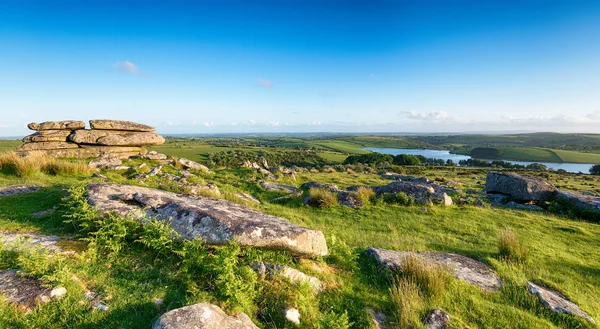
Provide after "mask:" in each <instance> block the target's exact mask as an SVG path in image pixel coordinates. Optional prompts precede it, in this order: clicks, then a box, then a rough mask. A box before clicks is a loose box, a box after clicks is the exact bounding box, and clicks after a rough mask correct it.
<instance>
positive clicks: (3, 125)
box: [0, 123, 10, 128]
mask: <svg viewBox="0 0 600 329" xmlns="http://www.w3.org/2000/svg"><path fill="white" fill-rule="evenodd" d="M0 128H10V126H9V125H7V124H4V123H0Z"/></svg>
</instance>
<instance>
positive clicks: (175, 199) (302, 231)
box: [88, 183, 327, 255]
mask: <svg viewBox="0 0 600 329" xmlns="http://www.w3.org/2000/svg"><path fill="white" fill-rule="evenodd" d="M88 202H89V203H90V204H91V205H92V206H94V207H95V208H97V209H98V210H99V211H101V212H104V213H108V212H113V213H116V214H118V215H122V216H131V217H134V218H138V219H140V220H141V219H144V220H147V219H157V220H162V221H168V222H169V223H170V225H171V227H172V228H173V229H174V230H175V231H176V232H177V233H179V234H180V236H181V238H183V239H195V238H201V239H202V240H203V241H205V242H206V243H208V244H214V245H222V244H227V243H229V242H230V241H232V240H236V241H237V242H238V243H239V244H240V245H243V246H254V247H263V248H272V249H285V250H289V251H291V252H294V253H297V254H301V255H326V254H327V244H326V242H325V237H324V235H323V233H322V232H320V231H316V230H311V229H308V228H304V227H300V226H298V225H295V224H293V223H291V222H289V221H287V220H285V219H283V218H280V217H275V216H271V215H267V214H263V213H261V212H258V211H256V210H253V209H251V208H248V207H245V206H242V205H239V204H236V203H233V202H230V201H226V200H222V199H213V198H206V197H190V196H186V195H180V194H175V193H171V192H166V191H161V190H155V189H150V188H143V187H136V186H126V185H116V184H104V183H95V184H90V185H88Z"/></svg>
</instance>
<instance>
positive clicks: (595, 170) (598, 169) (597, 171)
mask: <svg viewBox="0 0 600 329" xmlns="http://www.w3.org/2000/svg"><path fill="white" fill-rule="evenodd" d="M590 174H592V175H599V176H600V164H597V165H593V166H592V167H591V168H590Z"/></svg>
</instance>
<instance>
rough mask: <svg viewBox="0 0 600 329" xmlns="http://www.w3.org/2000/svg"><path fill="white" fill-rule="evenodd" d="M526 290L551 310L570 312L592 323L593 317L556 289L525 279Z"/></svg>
mask: <svg viewBox="0 0 600 329" xmlns="http://www.w3.org/2000/svg"><path fill="white" fill-rule="evenodd" d="M527 290H528V291H529V292H530V293H532V294H534V295H536V296H537V297H538V299H539V300H540V302H541V303H542V304H543V305H544V306H545V307H546V308H549V309H550V310H552V312H556V313H566V314H572V315H575V316H578V317H580V318H584V319H586V320H588V321H590V322H592V323H594V319H592V317H591V316H589V315H588V314H587V313H585V312H584V311H583V310H582V309H580V308H579V306H577V305H576V304H575V303H573V302H572V301H570V300H568V299H567V298H566V297H564V296H563V295H561V294H560V293H558V292H556V291H552V290H549V289H546V288H544V287H541V286H538V285H536V284H535V283H533V282H530V281H527Z"/></svg>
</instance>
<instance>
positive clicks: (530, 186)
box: [485, 172, 556, 201]
mask: <svg viewBox="0 0 600 329" xmlns="http://www.w3.org/2000/svg"><path fill="white" fill-rule="evenodd" d="M555 190H556V188H555V187H554V185H552V184H550V183H548V182H546V181H544V180H543V179H541V178H538V177H533V176H527V175H517V174H511V173H500V172H488V175H487V179H486V183H485V191H486V192H487V193H502V194H506V195H510V196H511V197H513V198H515V199H518V200H525V201H545V200H549V199H551V198H552V197H553V196H554V191H555Z"/></svg>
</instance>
